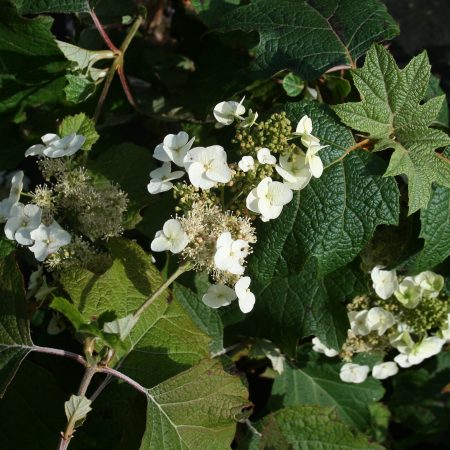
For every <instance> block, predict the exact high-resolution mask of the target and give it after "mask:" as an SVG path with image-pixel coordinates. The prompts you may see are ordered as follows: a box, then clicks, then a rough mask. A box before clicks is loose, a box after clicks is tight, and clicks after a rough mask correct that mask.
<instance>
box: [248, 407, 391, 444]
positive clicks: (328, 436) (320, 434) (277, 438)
mask: <svg viewBox="0 0 450 450" xmlns="http://www.w3.org/2000/svg"><path fill="white" fill-rule="evenodd" d="M258 428H260V430H261V432H262V436H261V437H258V436H256V435H255V436H254V437H253V442H252V444H253V445H252V447H251V448H252V449H256V448H259V449H262V450H270V449H277V450H325V449H326V450H357V449H360V450H369V449H370V450H381V449H382V447H381V446H379V445H377V444H372V443H370V442H369V441H368V440H367V437H366V436H364V435H363V434H357V433H354V432H353V431H352V430H351V429H350V428H349V427H347V426H346V425H345V424H344V423H342V422H340V421H339V420H338V419H337V418H336V415H335V412H334V410H333V408H323V407H318V406H291V407H288V408H284V409H281V410H279V411H277V412H275V413H272V414H269V415H268V416H266V417H265V418H264V419H262V421H261V422H260V423H259V424H258ZM258 444H259V445H258Z"/></svg>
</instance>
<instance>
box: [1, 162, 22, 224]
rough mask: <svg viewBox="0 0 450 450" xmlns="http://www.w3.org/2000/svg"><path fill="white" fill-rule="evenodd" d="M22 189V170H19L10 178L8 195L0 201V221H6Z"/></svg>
mask: <svg viewBox="0 0 450 450" xmlns="http://www.w3.org/2000/svg"><path fill="white" fill-rule="evenodd" d="M22 189H23V172H22V171H21V170H19V171H18V172H16V173H15V174H14V176H13V177H12V178H11V189H10V191H9V196H8V197H7V198H5V199H3V200H2V201H1V202H0V223H1V222H6V221H7V220H8V219H9V216H10V215H11V209H12V207H13V206H14V205H15V204H16V203H17V202H18V201H19V199H20V194H22Z"/></svg>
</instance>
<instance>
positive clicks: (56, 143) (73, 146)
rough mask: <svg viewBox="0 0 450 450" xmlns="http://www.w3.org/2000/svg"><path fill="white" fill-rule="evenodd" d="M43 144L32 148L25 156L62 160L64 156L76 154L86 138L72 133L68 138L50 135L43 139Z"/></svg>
mask: <svg viewBox="0 0 450 450" xmlns="http://www.w3.org/2000/svg"><path fill="white" fill-rule="evenodd" d="M41 140H42V142H43V143H44V145H42V144H37V145H33V146H31V147H30V148H29V149H28V150H27V151H26V152H25V156H42V155H44V156H47V157H49V158H60V157H62V156H71V155H73V154H75V153H76V152H77V151H78V150H80V148H81V147H82V146H83V144H84V143H85V142H86V138H85V137H84V136H83V135H81V134H76V133H71V134H69V135H68V136H65V137H63V138H60V137H59V136H58V135H57V134H53V133H48V134H45V135H44V136H42V137H41Z"/></svg>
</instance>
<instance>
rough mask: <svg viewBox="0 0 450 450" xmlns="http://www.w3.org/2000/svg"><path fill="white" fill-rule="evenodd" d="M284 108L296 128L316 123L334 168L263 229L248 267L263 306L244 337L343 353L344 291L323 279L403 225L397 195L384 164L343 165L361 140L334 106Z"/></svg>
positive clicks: (354, 156) (358, 155) (370, 158)
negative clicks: (386, 229) (376, 236)
mask: <svg viewBox="0 0 450 450" xmlns="http://www.w3.org/2000/svg"><path fill="white" fill-rule="evenodd" d="M285 109H286V111H287V113H288V115H289V117H290V118H291V120H292V121H293V122H296V121H298V120H299V119H300V118H301V117H302V116H303V115H304V114H308V115H309V116H310V117H312V120H313V124H314V129H313V132H314V134H315V135H317V136H318V137H319V138H320V139H321V141H322V142H323V143H325V144H328V145H329V147H328V148H326V149H324V150H323V151H322V152H321V157H322V159H323V161H324V163H325V165H327V168H325V171H324V173H323V175H322V176H321V177H320V178H319V179H313V180H312V181H311V182H310V184H309V185H308V187H307V188H306V189H304V190H302V191H301V192H300V193H298V194H296V195H295V196H294V199H293V200H292V202H291V203H290V204H288V205H287V206H286V207H285V208H284V210H283V213H282V214H281V216H280V217H279V218H278V219H277V220H273V221H270V222H268V223H267V224H264V225H262V226H261V227H260V229H259V231H258V242H257V244H256V248H255V252H254V255H253V257H252V259H251V262H250V265H249V268H250V271H251V275H252V280H253V283H254V285H253V289H254V292H255V294H256V305H255V309H254V311H253V312H252V313H251V314H249V315H248V316H247V317H248V319H247V320H246V321H245V323H244V326H243V327H242V330H245V333H252V332H254V333H256V334H257V335H259V336H262V337H267V338H269V339H271V340H272V341H274V342H275V343H277V344H278V345H279V346H281V347H282V348H284V349H285V350H287V349H289V350H290V351H294V349H295V343H296V340H297V339H298V338H300V337H304V336H308V335H311V334H313V335H316V336H319V337H320V339H321V340H322V341H323V342H326V343H327V345H328V346H330V347H334V348H339V347H340V346H341V344H342V343H343V341H344V340H345V338H346V332H347V328H348V323H347V318H346V313H345V311H344V308H343V306H342V304H341V303H340V301H339V300H342V296H341V294H342V292H341V291H342V289H341V290H340V291H337V290H335V289H334V287H333V285H328V286H327V285H326V283H325V281H324V277H325V276H326V275H328V274H330V273H332V272H333V271H335V270H337V269H339V268H340V267H343V266H344V265H346V264H347V263H348V262H350V261H352V260H353V259H354V258H355V256H356V255H357V254H358V253H359V252H360V251H361V249H362V248H363V247H364V245H365V244H366V243H367V241H368V240H369V239H370V238H371V236H372V234H373V232H374V230H375V227H376V226H377V225H379V224H396V223H397V221H398V215H399V198H398V197H399V194H398V189H397V185H396V183H395V181H394V180H393V179H386V178H382V177H381V174H382V173H383V171H384V163H383V161H382V160H381V159H380V158H378V157H377V156H376V155H371V154H368V153H367V152H364V151H354V152H351V153H350V154H348V155H347V156H346V157H345V158H343V159H342V160H340V161H338V158H340V157H343V155H344V153H345V150H346V149H348V148H349V147H351V146H352V145H354V140H353V137H352V134H351V132H350V130H348V129H347V128H345V127H343V126H342V125H340V124H338V123H337V121H336V118H335V116H334V114H333V113H332V112H331V111H330V110H329V109H328V108H327V107H324V106H319V105H317V104H315V103H310V102H300V103H292V104H287V105H286V108H285ZM349 283H352V284H353V283H354V279H353V278H351V277H350V278H349Z"/></svg>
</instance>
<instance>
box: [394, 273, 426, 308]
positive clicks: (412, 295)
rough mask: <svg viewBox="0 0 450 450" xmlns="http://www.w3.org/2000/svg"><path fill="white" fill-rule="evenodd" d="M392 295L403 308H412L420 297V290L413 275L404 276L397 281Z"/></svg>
mask: <svg viewBox="0 0 450 450" xmlns="http://www.w3.org/2000/svg"><path fill="white" fill-rule="evenodd" d="M394 295H395V298H396V299H397V300H398V301H399V302H400V303H401V304H402V305H403V306H404V307H405V308H408V309H413V308H415V307H416V306H417V305H418V304H419V302H420V300H421V299H422V290H421V288H420V285H419V284H417V283H416V282H415V281H414V278H413V277H405V278H404V279H403V280H402V281H401V283H399V285H398V287H397V290H396V291H395V292H394Z"/></svg>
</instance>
